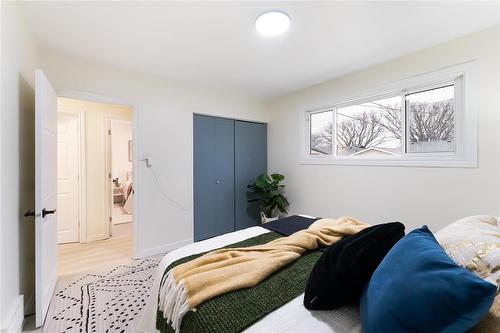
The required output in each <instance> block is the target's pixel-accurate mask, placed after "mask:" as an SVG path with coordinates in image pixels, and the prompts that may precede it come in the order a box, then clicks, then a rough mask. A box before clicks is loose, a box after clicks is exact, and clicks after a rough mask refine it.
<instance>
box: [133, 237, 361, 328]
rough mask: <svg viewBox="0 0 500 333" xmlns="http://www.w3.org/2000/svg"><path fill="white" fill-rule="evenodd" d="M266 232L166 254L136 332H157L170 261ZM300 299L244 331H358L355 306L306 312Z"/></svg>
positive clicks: (193, 246)
mask: <svg viewBox="0 0 500 333" xmlns="http://www.w3.org/2000/svg"><path fill="white" fill-rule="evenodd" d="M266 232H269V230H267V229H264V228H261V227H251V228H247V229H243V230H239V231H235V232H231V233H227V234H224V235H221V236H217V237H214V238H210V239H207V240H204V241H201V242H196V243H193V244H189V245H186V246H184V247H182V248H179V249H177V250H174V251H171V252H169V253H167V254H166V255H165V256H164V257H163V259H162V260H161V262H160V264H159V265H158V269H157V271H156V273H155V282H154V285H153V287H152V289H151V295H150V296H149V298H148V301H147V303H146V306H145V307H144V311H143V314H142V316H141V318H140V319H139V322H138V324H137V327H136V331H137V332H142V333H152V332H158V330H157V329H156V327H155V326H156V325H155V322H156V308H157V297H158V290H159V286H160V280H161V277H162V275H163V272H164V271H165V269H166V268H167V267H168V266H169V265H170V264H171V263H172V262H174V261H176V260H178V259H181V258H184V257H186V256H189V255H192V254H196V253H201V252H205V251H210V250H214V249H217V248H220V247H223V246H226V245H229V244H233V243H236V242H239V241H242V240H245V239H247V238H250V237H254V236H258V235H261V234H264V233H266ZM303 299H304V295H303V294H302V295H300V296H298V297H296V298H295V299H293V300H292V301H290V302H288V303H287V304H285V305H283V306H282V307H280V308H279V309H276V310H275V311H273V312H271V313H269V314H267V315H266V316H264V317H263V318H262V319H260V320H259V321H257V322H256V323H255V324H253V325H252V326H250V327H248V328H247V329H246V330H245V331H244V332H245V333H257V332H259V333H260V332H266V333H281V332H283V333H285V332H304V333H305V332H315V333H316V332H317V333H320V332H325V333H332V332H333V333H347V332H349V333H351V332H361V319H360V316H359V311H358V309H357V308H356V307H353V306H349V307H343V308H341V309H338V310H333V311H309V310H307V309H306V308H305V307H304V305H303V304H302V301H303Z"/></svg>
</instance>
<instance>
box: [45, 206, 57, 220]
mask: <svg viewBox="0 0 500 333" xmlns="http://www.w3.org/2000/svg"><path fill="white" fill-rule="evenodd" d="M55 212H56V210H55V209H53V210H47V209H45V208H44V209H42V219H43V218H44V217H45V216H47V215H50V214H54V213H55Z"/></svg>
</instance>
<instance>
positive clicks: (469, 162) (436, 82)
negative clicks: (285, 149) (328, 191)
mask: <svg viewBox="0 0 500 333" xmlns="http://www.w3.org/2000/svg"><path fill="white" fill-rule="evenodd" d="M475 67H476V65H475V63H474V62H468V63H464V64H460V65H456V66H452V67H448V68H444V69H440V70H437V71H433V72H429V73H425V74H421V75H417V76H414V77H410V78H406V79H403V80H400V81H398V82H394V83H391V84H387V85H384V86H381V87H378V88H376V89H371V90H368V91H364V92H360V93H354V94H351V96H349V98H345V99H338V100H337V101H336V102H334V103H332V104H331V105H329V106H326V107H319V108H313V109H310V110H307V111H302V112H301V113H300V115H301V128H302V137H301V153H300V164H333V165H376V166H416V167H420V166H421V167H477V165H478V164H477V110H476V106H475V103H474V96H475V84H474V81H473V80H474V79H475V75H474V71H475ZM451 84H454V87H455V89H454V92H455V95H454V104H455V105H454V117H455V119H454V125H455V129H454V130H455V140H454V141H455V147H454V152H408V145H409V143H408V142H407V140H406V139H407V136H408V131H409V126H407V124H408V115H409V112H408V111H407V112H405V110H404V109H405V101H406V96H407V95H410V94H413V93H417V92H423V91H426V90H430V89H435V88H440V87H446V86H449V85H451ZM395 96H401V116H402V117H406V119H404V121H402V139H401V140H402V142H401V144H402V147H401V150H402V154H401V155H393V156H392V155H391V156H385V157H383V158H380V157H377V158H374V157H366V156H365V157H360V156H357V157H356V156H336V154H337V144H336V135H337V123H336V118H337V110H338V109H339V108H341V107H347V106H351V105H356V104H361V103H365V102H368V101H373V100H376V99H383V98H388V97H395ZM326 111H332V154H331V155H312V154H310V143H311V142H310V134H311V133H310V116H311V115H312V114H315V113H321V112H326ZM402 120H403V119H402Z"/></svg>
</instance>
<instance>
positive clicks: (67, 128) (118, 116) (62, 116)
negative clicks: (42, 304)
mask: <svg viewBox="0 0 500 333" xmlns="http://www.w3.org/2000/svg"><path fill="white" fill-rule="evenodd" d="M57 109H58V110H57V111H58V128H57V170H58V171H57V201H58V205H57V206H58V210H59V218H58V227H57V241H58V261H57V266H58V267H57V270H58V276H63V275H69V274H75V273H81V272H93V271H96V272H97V271H101V270H105V269H106V268H107V267H111V266H113V265H116V264H120V263H126V262H128V261H130V260H131V259H132V257H133V236H132V233H133V228H132V221H133V206H134V205H133V202H134V187H133V176H132V175H133V169H132V166H133V164H132V152H133V134H132V114H133V109H132V107H130V106H124V105H116V104H105V103H97V102H93V101H85V100H79V99H72V98H64V97H60V98H58V102H57Z"/></svg>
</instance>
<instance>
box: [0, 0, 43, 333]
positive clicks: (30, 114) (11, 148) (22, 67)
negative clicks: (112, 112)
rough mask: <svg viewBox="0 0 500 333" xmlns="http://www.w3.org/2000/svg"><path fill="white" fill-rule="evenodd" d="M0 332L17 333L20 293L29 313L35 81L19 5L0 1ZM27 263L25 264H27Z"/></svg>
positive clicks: (33, 54)
mask: <svg viewBox="0 0 500 333" xmlns="http://www.w3.org/2000/svg"><path fill="white" fill-rule="evenodd" d="M1 11H2V16H1V30H2V44H1V52H2V67H1V96H2V97H1V115H0V119H1V120H0V124H1V125H0V126H1V130H0V143H1V146H0V151H1V160H2V163H1V174H0V175H1V187H0V188H1V200H0V228H1V230H0V246H1V248H0V267H1V268H0V331H4V330H5V331H9V330H11V331H13V332H15V331H17V330H18V329H20V327H19V326H18V325H19V324H20V323H22V319H23V311H22V310H23V309H22V306H23V304H22V296H20V295H21V294H25V299H24V301H25V303H26V305H27V309H26V312H27V313H29V312H31V311H32V304H33V303H32V302H33V301H34V299H33V295H34V294H33V285H34V236H33V235H34V223H33V220H32V219H25V218H24V217H23V216H22V214H23V213H24V212H25V211H26V210H28V209H33V208H34V175H35V170H34V154H35V153H34V106H35V99H34V81H35V67H36V64H37V56H38V55H37V50H36V48H35V46H34V43H33V40H32V39H31V37H30V33H29V31H27V30H26V27H25V25H24V23H23V19H22V17H20V14H19V11H18V8H17V4H16V3H14V2H4V1H2V5H1ZM25 263H27V264H25Z"/></svg>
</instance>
